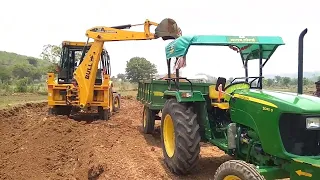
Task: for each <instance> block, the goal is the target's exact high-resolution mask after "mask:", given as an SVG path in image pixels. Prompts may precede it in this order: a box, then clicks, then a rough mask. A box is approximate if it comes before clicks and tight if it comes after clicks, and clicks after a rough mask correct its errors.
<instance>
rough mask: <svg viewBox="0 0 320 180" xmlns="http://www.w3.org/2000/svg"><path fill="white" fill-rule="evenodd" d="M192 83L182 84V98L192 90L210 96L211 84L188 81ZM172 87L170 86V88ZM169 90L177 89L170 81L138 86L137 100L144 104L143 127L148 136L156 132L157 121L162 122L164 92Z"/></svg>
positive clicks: (150, 81)
mask: <svg viewBox="0 0 320 180" xmlns="http://www.w3.org/2000/svg"><path fill="white" fill-rule="evenodd" d="M188 81H190V82H180V83H179V86H180V91H179V93H181V96H182V97H183V96H184V95H183V94H184V93H183V92H184V90H185V91H186V92H189V91H190V90H191V85H192V89H193V90H196V91H200V92H202V93H204V95H206V94H208V91H209V86H210V85H212V84H210V83H201V82H196V80H188ZM169 85H170V86H169ZM168 87H169V89H171V90H172V88H175V87H176V84H175V83H174V82H172V81H169V79H167V80H166V79H163V80H155V79H151V80H141V81H140V82H139V84H138V94H137V100H138V101H140V102H142V103H143V105H144V107H143V117H142V127H143V131H144V133H146V134H150V133H152V132H153V130H154V124H155V120H161V117H160V116H159V115H158V114H159V112H160V111H161V110H162V108H163V106H164V103H165V102H166V99H164V98H163V95H164V92H165V91H166V90H168Z"/></svg>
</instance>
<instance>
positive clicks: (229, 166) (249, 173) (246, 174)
mask: <svg viewBox="0 0 320 180" xmlns="http://www.w3.org/2000/svg"><path fill="white" fill-rule="evenodd" d="M213 179H214V180H246V179H250V180H265V178H264V177H263V176H262V175H261V174H260V173H259V172H258V171H257V170H256V169H255V167H254V166H253V165H251V164H249V163H246V162H245V161H241V160H229V161H227V162H224V163H223V164H221V165H220V166H219V168H218V169H217V171H216V173H215V175H214V178H213Z"/></svg>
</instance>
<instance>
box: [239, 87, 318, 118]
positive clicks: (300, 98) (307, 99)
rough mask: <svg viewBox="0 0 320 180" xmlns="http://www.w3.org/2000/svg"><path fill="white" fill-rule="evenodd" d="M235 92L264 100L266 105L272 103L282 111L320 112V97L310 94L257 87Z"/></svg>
mask: <svg viewBox="0 0 320 180" xmlns="http://www.w3.org/2000/svg"><path fill="white" fill-rule="evenodd" d="M235 94H239V95H243V96H247V97H252V98H254V99H255V100H258V101H259V100H262V102H265V104H266V105H267V104H268V103H272V104H274V105H276V106H277V107H278V108H279V109H280V110H282V111H287V112H300V113H303V112H309V113H320V98H318V97H314V96H310V95H303V94H297V93H289V92H279V91H270V90H256V89H247V90H239V91H236V92H235ZM260 102H261V101H260Z"/></svg>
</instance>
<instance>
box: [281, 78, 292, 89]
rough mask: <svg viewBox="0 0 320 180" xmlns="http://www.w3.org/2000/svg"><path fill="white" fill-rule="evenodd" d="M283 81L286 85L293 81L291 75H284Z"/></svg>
mask: <svg viewBox="0 0 320 180" xmlns="http://www.w3.org/2000/svg"><path fill="white" fill-rule="evenodd" d="M282 82H283V85H285V86H287V87H288V86H289V84H290V82H291V78H290V77H284V78H283V79H282Z"/></svg>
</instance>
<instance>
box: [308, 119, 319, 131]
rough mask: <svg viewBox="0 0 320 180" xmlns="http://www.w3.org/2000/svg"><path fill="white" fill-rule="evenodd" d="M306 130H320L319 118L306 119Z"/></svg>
mask: <svg viewBox="0 0 320 180" xmlns="http://www.w3.org/2000/svg"><path fill="white" fill-rule="evenodd" d="M306 128H307V129H309V130H320V117H308V118H306Z"/></svg>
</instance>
